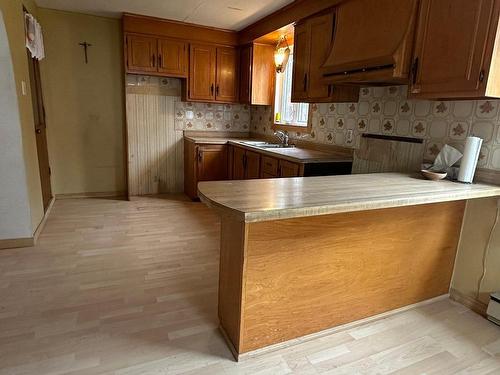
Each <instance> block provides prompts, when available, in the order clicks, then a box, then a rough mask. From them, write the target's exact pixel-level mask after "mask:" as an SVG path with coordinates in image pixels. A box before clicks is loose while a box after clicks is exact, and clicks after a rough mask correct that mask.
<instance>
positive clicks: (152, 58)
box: [151, 55, 156, 68]
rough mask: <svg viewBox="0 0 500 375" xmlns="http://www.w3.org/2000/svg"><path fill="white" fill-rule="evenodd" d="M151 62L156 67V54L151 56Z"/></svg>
mask: <svg viewBox="0 0 500 375" xmlns="http://www.w3.org/2000/svg"><path fill="white" fill-rule="evenodd" d="M151 62H152V63H153V68H154V67H156V56H155V55H152V56H151Z"/></svg>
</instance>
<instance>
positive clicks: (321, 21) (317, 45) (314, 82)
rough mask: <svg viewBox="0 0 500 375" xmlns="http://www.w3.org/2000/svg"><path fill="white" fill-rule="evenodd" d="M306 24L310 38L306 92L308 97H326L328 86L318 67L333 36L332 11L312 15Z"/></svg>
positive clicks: (323, 59)
mask: <svg viewBox="0 0 500 375" xmlns="http://www.w3.org/2000/svg"><path fill="white" fill-rule="evenodd" d="M308 24H309V25H308V27H309V34H310V38H311V39H310V49H309V77H308V82H307V84H308V86H307V94H308V97H309V98H318V99H321V98H324V99H328V98H329V96H330V86H328V85H325V83H324V82H323V75H322V74H321V70H320V68H321V66H322V65H323V64H324V62H325V60H326V58H327V57H328V52H330V45H331V43H332V38H333V13H329V14H325V15H322V16H318V17H313V18H311V20H310V21H309V22H308Z"/></svg>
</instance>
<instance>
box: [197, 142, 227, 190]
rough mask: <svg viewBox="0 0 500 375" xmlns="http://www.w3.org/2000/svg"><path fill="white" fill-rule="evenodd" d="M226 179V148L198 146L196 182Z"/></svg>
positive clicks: (223, 146)
mask: <svg viewBox="0 0 500 375" xmlns="http://www.w3.org/2000/svg"><path fill="white" fill-rule="evenodd" d="M226 179H227V146H226V145H200V146H198V182H199V181H218V180H226Z"/></svg>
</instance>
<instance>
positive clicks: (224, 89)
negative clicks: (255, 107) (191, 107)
mask: <svg viewBox="0 0 500 375" xmlns="http://www.w3.org/2000/svg"><path fill="white" fill-rule="evenodd" d="M237 75H238V51H237V50H236V48H225V47H217V72H216V84H215V100H217V101H220V102H236V101H237V99H238V91H237V89H238V85H237V83H238V80H237Z"/></svg>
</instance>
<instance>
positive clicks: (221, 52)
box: [186, 44, 239, 103]
mask: <svg viewBox="0 0 500 375" xmlns="http://www.w3.org/2000/svg"><path fill="white" fill-rule="evenodd" d="M238 60H239V59H238V52H237V49H236V48H232V47H216V46H214V45H208V44H191V45H190V49H189V91H188V93H187V98H186V99H187V100H192V101H203V102H218V103H234V102H236V101H237V100H238V79H237V76H238Z"/></svg>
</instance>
